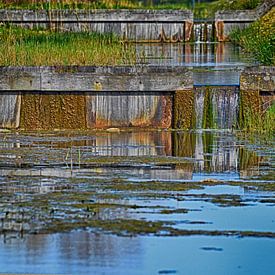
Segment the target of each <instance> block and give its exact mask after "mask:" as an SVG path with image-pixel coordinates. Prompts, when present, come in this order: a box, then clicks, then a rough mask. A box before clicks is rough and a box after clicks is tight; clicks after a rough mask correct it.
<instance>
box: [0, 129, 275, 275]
mask: <svg viewBox="0 0 275 275" xmlns="http://www.w3.org/2000/svg"><path fill="white" fill-rule="evenodd" d="M0 138H1V139H0V232H1V234H0V274H1V273H2V274H5V273H10V274H41V273H43V274H45V273H46V274H80V275H81V274H83V275H84V274H203V275H204V274H214V275H215V274H219V275H220V274H230V275H231V274H252V275H254V274H274V273H275V262H274V251H275V237H274V235H275V234H274V233H275V214H274V213H275V212H274V206H275V189H274V183H275V180H274V167H275V166H274V160H275V158H274V153H275V151H274V149H273V147H274V146H273V145H274V143H273V141H272V140H271V141H268V140H264V141H261V140H257V139H255V140H253V141H251V140H246V139H244V138H243V137H242V136H239V135H235V134H234V133H232V132H231V131H221V130H207V131H204V130H199V131H195V132H184V131H176V132H172V131H171V132H169V131H155V132H153V131H144V132H134V131H133V132H120V133H96V132H90V133H86V134H85V135H84V134H82V135H79V133H76V132H66V131H65V132H58V133H55V132H54V133H27V132H26V133H24V132H18V133H16V134H14V133H2V134H0ZM117 157H119V162H116V160H117ZM95 160H97V161H96V162H93V161H95ZM100 161H101V162H100ZM141 186H143V188H141ZM118 187H120V188H118ZM131 206H132V207H131ZM91 210H92V211H91ZM91 213H92V214H91ZM87 221H88V223H87V224H89V222H90V221H95V222H107V223H110V222H113V221H115V222H116V224H114V223H113V228H111V229H110V230H104V228H102V227H101V226H100V223H94V224H93V225H94V226H88V225H87V226H84V227H83V226H81V225H82V224H83V223H84V224H85V222H87ZM129 221H132V224H131V222H129ZM133 221H134V222H133ZM135 222H143V223H142V226H144V227H145V226H147V227H148V223H149V224H150V223H152V224H154V223H164V224H165V226H166V228H165V229H163V228H161V230H160V231H157V232H153V233H144V231H143V228H142V226H140V227H139V228H138V230H137V231H134V233H133V232H131V230H130V229H129V231H128V232H127V230H126V229H124V230H122V229H120V231H118V230H117V231H116V230H115V228H114V225H117V224H119V225H120V224H124V223H125V224H128V228H131V227H129V225H134V224H135ZM53 223H58V224H61V225H62V224H63V223H72V224H74V226H72V229H71V230H69V231H68V232H66V233H65V232H64V231H62V229H60V228H62V227H59V228H58V229H56V230H53V231H51V230H48V228H51V225H52V224H53ZM167 227H169V230H171V231H170V232H176V234H170V235H167V232H168V229H167ZM42 232H44V233H45V234H42ZM50 232H52V234H50ZM53 232H54V233H53ZM230 232H231V233H230ZM232 232H233V233H232ZM32 233H35V234H32ZM248 235H250V236H249V237H248Z"/></svg>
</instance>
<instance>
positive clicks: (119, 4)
mask: <svg viewBox="0 0 275 275" xmlns="http://www.w3.org/2000/svg"><path fill="white" fill-rule="evenodd" d="M187 3H188V1H182V2H181V3H169V1H160V3H159V4H153V2H152V1H138V0H51V1H49V0H42V1H34V0H4V1H1V3H0V8H1V9H31V10H37V9H45V10H49V9H74V10H75V9H86V10H87V9H88V10H89V9H140V8H146V9H187V8H188V4H187Z"/></svg>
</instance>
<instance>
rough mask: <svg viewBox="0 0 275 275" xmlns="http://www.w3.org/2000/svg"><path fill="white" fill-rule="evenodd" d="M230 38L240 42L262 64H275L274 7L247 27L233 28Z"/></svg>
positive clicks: (237, 42)
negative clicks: (241, 28)
mask: <svg viewBox="0 0 275 275" xmlns="http://www.w3.org/2000/svg"><path fill="white" fill-rule="evenodd" d="M230 40H231V41H233V42H234V43H236V44H240V45H241V46H242V47H243V48H244V49H245V51H247V52H249V53H251V54H253V56H255V58H256V59H257V60H258V61H259V62H260V63H261V64H264V65H274V64H275V8H273V9H272V10H271V11H269V12H268V13H267V14H266V15H264V16H263V17H262V18H261V19H259V20H258V21H256V22H255V23H253V24H251V25H250V26H249V27H247V28H245V29H243V30H240V29H235V30H234V31H233V32H232V33H231V34H230Z"/></svg>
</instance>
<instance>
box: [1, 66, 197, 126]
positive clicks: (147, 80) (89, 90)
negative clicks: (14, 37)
mask: <svg viewBox="0 0 275 275" xmlns="http://www.w3.org/2000/svg"><path fill="white" fill-rule="evenodd" d="M192 80H193V77H192V72H191V71H189V70H187V69H186V68H183V67H155V66H146V67H23V68H20V67H1V68H0V92H1V95H0V114H1V115H0V123H1V124H0V125H1V127H4V128H16V127H20V128H23V129H61V128H62V129H86V128H101V127H124V126H125V127H129V126H133V127H134V126H140V127H159V128H169V127H171V126H172V124H173V121H172V119H173V118H172V113H173V92H174V91H176V90H182V89H185V88H189V89H192V87H193V82H192Z"/></svg>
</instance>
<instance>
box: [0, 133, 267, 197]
mask: <svg viewBox="0 0 275 275" xmlns="http://www.w3.org/2000/svg"><path fill="white" fill-rule="evenodd" d="M108 157H109V159H108ZM121 157H122V158H121ZM124 157H125V158H124ZM170 157H172V158H171V159H170ZM148 158H149V159H148ZM264 161H265V158H264V157H259V156H257V155H256V154H255V152H253V151H249V150H246V149H245V148H243V147H242V146H240V145H239V142H238V140H237V139H236V138H235V137H234V135H232V134H230V133H229V132H215V133H213V132H200V133H194V132H192V133H188V132H168V131H161V132H150V131H148V132H125V133H123V132H122V133H104V134H102V135H99V134H93V135H89V136H86V137H84V136H82V137H81V140H79V136H77V135H76V136H74V135H70V136H66V135H64V136H51V135H49V136H46V137H45V138H41V137H38V136H35V135H34V136H32V135H30V136H27V135H21V136H20V135H18V136H17V137H16V141H15V140H14V137H13V136H12V135H6V137H5V140H3V141H2V142H1V148H0V166H1V170H0V175H1V176H5V177H6V176H9V177H12V176H24V177H27V176H31V177H57V178H70V177H77V176H78V175H85V174H89V173H90V174H91V175H95V176H101V177H110V176H112V175H118V174H121V175H123V174H124V175H127V177H129V178H132V179H134V178H135V179H142V180H143V179H148V180H149V179H151V180H155V179H160V180H195V179H198V178H199V177H200V174H202V175H204V176H202V179H203V178H204V177H207V176H209V177H211V176H213V177H214V176H215V178H219V175H220V178H227V179H229V180H236V179H240V178H243V179H245V178H249V177H250V176H256V175H260V174H261V171H260V170H261V169H255V167H259V165H260V164H261V162H264ZM28 167H30V168H28ZM99 168H100V169H99ZM262 169H264V166H263V167H262ZM110 171H111V172H110ZM53 186H54V183H53V184H52V183H51V182H47V181H46V182H41V184H40V187H39V188H40V189H41V192H43V190H44V189H51V188H54V187H53Z"/></svg>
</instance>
